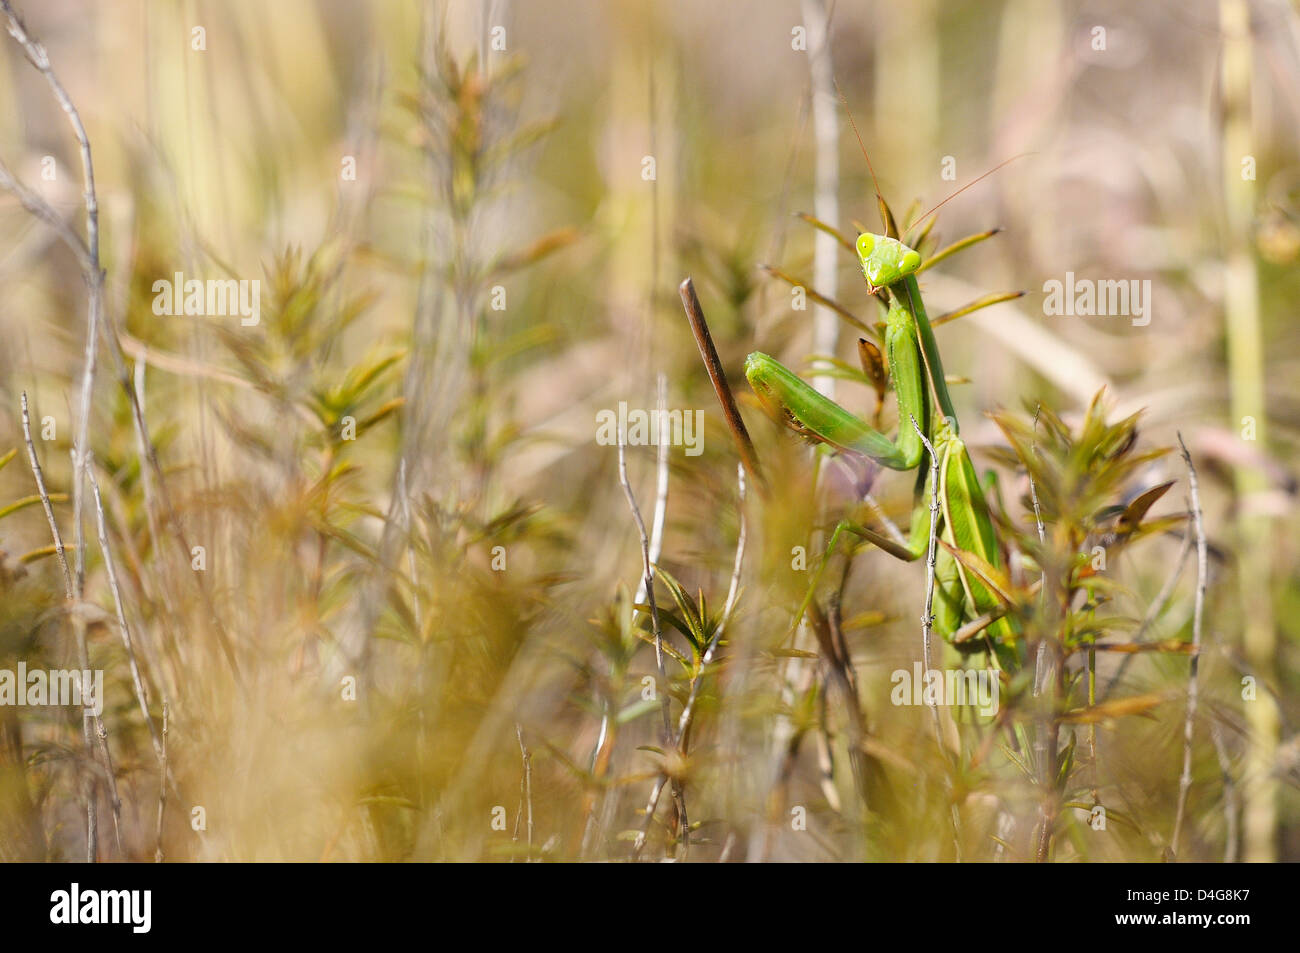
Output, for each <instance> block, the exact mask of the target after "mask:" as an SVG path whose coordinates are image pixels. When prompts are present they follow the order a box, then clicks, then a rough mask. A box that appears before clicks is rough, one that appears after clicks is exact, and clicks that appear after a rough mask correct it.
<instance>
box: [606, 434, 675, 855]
mask: <svg viewBox="0 0 1300 953" xmlns="http://www.w3.org/2000/svg"><path fill="white" fill-rule="evenodd" d="M626 444H627V434H625V433H624V432H623V428H622V427H621V426H620V427H619V433H618V482H619V484H620V485H621V486H622V487H623V494H624V495H625V496H626V497H627V505H628V508H629V509H631V510H632V519H633V520H634V521H635V523H636V529H637V535H638V536H640V538H641V568H642V575H643V578H644V581H645V589H646V597H647V598H648V599H649V602H650V630H651V632H652V633H653V634H654V646H655V666H656V668H657V669H658V673H659V684H658V687H657V691H658V692H659V699H660V703H661V704H660V710H661V712H662V714H663V746H664V751H665V752H667V751H668V750H669V749H670V748H671V746H672V744H673V728H672V707H671V705H672V702H671V699H670V697H669V692H668V673H667V670H666V669H665V668H664V642H663V632H662V630H661V629H660V627H659V605H658V603H657V602H656V601H655V585H654V578H655V577H654V566H653V564H652V563H651V562H650V537H649V535H648V534H647V533H646V529H645V520H644V519H642V518H641V508H640V507H639V506H637V504H636V495H635V494H634V493H633V492H632V484H631V483H629V482H628V479H627V446H626ZM659 787H660V789H662V784H660V785H659ZM672 787H673V800H674V801H675V802H676V804H677V811H678V816H679V817H680V819H681V821H682V846H683V847H685V846H686V845H687V843H688V838H689V836H690V835H689V826H688V824H687V822H686V799H685V797H684V796H683V794H682V790H681V783H680V782H679V781H677V780H676V779H674V780H673V785H672ZM658 800H659V799H658V793H657V792H656V795H655V797H654V799H653V801H654V806H658ZM653 816H654V814H653V808H652V809H651V810H650V812H649V813H648V814H647V817H646V827H647V828H648V827H649V824H650V820H651V819H652V818H653ZM644 834H645V831H644V830H643V831H642V835H641V836H639V837H638V838H637V840H636V843H635V844H634V845H633V858H635V857H637V856H638V855H639V854H640V853H641V849H642V847H644V846H645V836H644Z"/></svg>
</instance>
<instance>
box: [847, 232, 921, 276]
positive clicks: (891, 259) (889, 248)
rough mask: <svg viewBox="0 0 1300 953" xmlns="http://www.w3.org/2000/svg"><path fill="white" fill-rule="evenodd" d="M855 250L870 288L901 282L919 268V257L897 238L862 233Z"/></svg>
mask: <svg viewBox="0 0 1300 953" xmlns="http://www.w3.org/2000/svg"><path fill="white" fill-rule="evenodd" d="M857 248H858V260H859V261H860V262H861V263H862V273H863V274H864V275H865V276H866V278H867V284H869V285H871V287H872V288H883V287H885V286H887V285H892V284H893V283H894V282H895V281H902V280H903V279H904V278H906V277H907V276H908V275H911V274H914V273H915V272H916V269H918V268H920V267H921V256H920V255H919V254H918V253H917V252H916V251H915V250H913V249H911V248H908V247H907V246H906V245H904V244H903V243H902V242H900V241H899V240H898V239H897V238H889V237H887V236H885V235H872V234H871V233H869V232H864V233H863V234H861V235H859V236H858V246H857Z"/></svg>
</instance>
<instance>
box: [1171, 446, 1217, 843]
mask: <svg viewBox="0 0 1300 953" xmlns="http://www.w3.org/2000/svg"><path fill="white" fill-rule="evenodd" d="M1178 447H1179V449H1180V450H1181V452H1182V455H1183V462H1184V463H1185V464H1187V483H1188V485H1189V486H1190V487H1191V493H1192V525H1193V527H1194V528H1195V530H1196V609H1195V612H1194V615H1193V616H1192V658H1191V674H1190V676H1189V678H1188V682H1187V717H1186V720H1185V721H1184V722H1183V773H1182V776H1181V777H1180V778H1179V779H1178V807H1177V809H1176V811H1175V813H1174V835H1173V838H1172V839H1171V840H1170V842H1169V849H1170V852H1171V853H1172V854H1173V855H1174V857H1175V858H1177V856H1178V844H1179V838H1180V836H1181V835H1182V831H1183V815H1184V813H1185V811H1186V810H1187V792H1188V791H1189V790H1190V788H1191V786H1192V735H1193V729H1194V723H1195V721H1196V702H1197V677H1196V676H1197V669H1198V667H1199V663H1200V660H1201V624H1202V621H1203V619H1204V613H1205V586H1206V580H1207V576H1208V573H1209V557H1208V553H1207V549H1206V544H1205V525H1204V522H1203V519H1202V516H1201V493H1200V486H1199V484H1198V483H1197V480H1196V466H1195V465H1194V464H1193V463H1192V455H1191V454H1190V453H1188V452H1187V444H1185V443H1183V435H1182V434H1181V433H1180V434H1179V435H1178Z"/></svg>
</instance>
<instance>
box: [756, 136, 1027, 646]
mask: <svg viewBox="0 0 1300 953" xmlns="http://www.w3.org/2000/svg"><path fill="white" fill-rule="evenodd" d="M851 118H852V117H850V119H851ZM854 131H855V133H856V125H855V127H854ZM859 141H861V140H860V138H859ZM863 154H864V155H865V154H866V149H865V147H864V148H863ZM1008 161H1010V160H1008ZM867 162H868V165H869V164H870V158H868V159H867ZM1003 164H1005V163H1003ZM997 168H1001V166H998V167H997ZM992 171H996V169H994V170H992ZM989 174H991V172H989V173H985V175H989ZM980 178H981V179H982V178H984V176H981V177H980ZM872 179H873V180H874V179H875V172H874V170H873V171H872ZM975 181H979V179H976V180H975ZM970 184H971V185H974V184H975V183H974V182H972V183H970ZM967 188H969V186H967ZM959 191H964V189H963V190H959ZM954 194H956V193H954ZM876 196H877V199H878V201H879V204H880V209H881V219H882V222H883V223H884V226H885V230H886V234H872V233H870V232H866V231H864V232H863V233H862V234H860V235H859V236H858V238H857V242H856V243H855V245H854V249H855V251H856V254H857V258H858V261H859V263H860V264H861V267H862V273H863V276H864V277H865V279H866V282H867V286H868V290H869V291H870V292H871V293H872V294H873V295H877V296H880V297H882V298H887V300H888V303H889V304H888V313H887V316H886V320H885V328H884V334H883V337H882V341H883V344H884V359H885V364H886V367H887V371H888V375H889V378H890V380H891V382H892V384H893V390H894V393H895V395H896V398H897V403H898V420H899V424H898V434H897V436H896V437H894V439H892V440H891V439H890V438H889V437H887V436H886V435H885V434H883V433H881V432H880V431H879V430H876V429H875V428H873V427H871V426H870V425H869V424H868V423H866V422H865V421H864V420H862V419H861V418H859V417H858V416H856V415H855V414H853V413H851V412H850V411H848V410H846V409H845V408H844V407H842V406H840V405H839V404H837V403H836V402H835V401H834V400H831V399H830V398H828V397H826V396H823V395H822V394H821V393H819V392H818V391H817V390H815V389H813V388H812V387H811V386H809V384H807V383H806V382H805V381H804V380H803V379H802V378H800V377H799V376H798V375H797V374H795V373H794V372H793V371H791V370H790V369H789V368H787V367H785V366H784V365H783V364H781V363H780V362H779V361H777V360H776V359H775V358H773V357H771V356H769V355H767V354H764V353H762V352H760V351H755V352H753V353H751V354H750V355H749V357H748V358H747V359H746V361H745V376H746V378H747V379H748V380H749V383H750V386H751V387H752V388H753V390H754V393H755V395H756V396H757V397H758V399H759V402H760V403H761V404H762V405H763V406H764V408H765V409H766V410H767V411H768V412H769V413H770V414H771V415H772V416H774V417H775V418H776V419H778V420H780V421H782V422H783V423H784V424H785V425H787V426H788V427H790V428H791V429H792V430H794V431H795V432H796V433H798V434H800V435H801V436H803V437H805V438H807V439H809V440H812V441H815V442H820V443H824V444H827V445H829V446H830V447H831V448H833V449H834V450H835V451H838V452H842V453H847V454H853V455H857V456H860V457H865V458H867V459H869V460H872V461H874V462H875V463H876V464H878V465H880V466H883V467H887V468H889V469H891V470H898V471H911V470H917V471H918V479H917V483H916V488H915V499H914V508H913V511H912V517H911V526H910V533H909V534H908V536H907V538H906V539H895V538H890V537H889V536H887V535H884V534H882V533H878V532H876V531H874V530H872V529H870V528H869V527H867V526H864V525H861V524H860V523H858V522H855V521H852V520H847V519H846V520H841V521H840V522H839V523H838V524H837V525H836V527H835V529H834V531H833V532H832V534H831V537H830V540H829V543H828V545H827V549H826V552H825V555H824V556H823V558H822V559H821V561H820V563H819V565H818V568H817V570H816V572H815V573H814V575H813V578H812V580H811V583H810V586H809V589H808V594H807V596H806V597H805V598H804V600H803V603H802V605H801V606H800V607H799V610H798V613H797V614H796V617H795V620H794V623H795V624H798V622H799V621H800V619H802V617H803V614H804V612H805V611H806V610H807V608H808V606H809V604H810V602H811V600H812V598H813V596H814V594H815V592H816V589H817V586H818V583H819V581H820V579H821V575H822V572H823V570H824V569H825V568H826V565H827V563H828V562H829V561H830V558H831V556H832V555H833V554H834V553H835V551H836V547H837V545H838V544H839V541H840V538H841V536H842V535H843V534H845V533H851V534H853V535H856V536H858V537H860V538H862V539H864V540H866V541H868V542H870V543H872V544H874V545H875V546H877V547H879V548H880V549H882V550H884V551H885V552H887V553H889V554H890V555H892V556H895V557H897V558H899V559H902V560H907V561H913V560H917V559H922V558H925V557H926V556H927V554H928V552H929V551H930V538H931V534H932V532H933V533H934V534H935V535H936V537H937V539H938V540H939V541H940V542H941V543H942V544H943V545H942V546H941V547H940V548H938V549H937V550H936V551H935V553H934V557H933V558H934V559H935V569H934V615H933V623H934V625H935V629H936V630H937V631H938V632H939V633H940V635H942V636H943V637H944V639H945V640H947V641H948V642H950V643H951V644H954V645H955V646H957V647H958V648H959V649H962V650H964V651H970V650H976V649H980V648H984V649H987V650H989V651H990V653H991V654H992V655H993V656H994V657H995V658H996V659H997V660H998V663H999V665H1000V666H1001V667H1002V668H1003V669H1016V668H1019V667H1020V666H1021V665H1022V664H1023V662H1024V656H1023V653H1024V646H1023V644H1022V642H1023V640H1022V639H1020V638H1019V635H1020V631H1019V630H1020V625H1019V623H1018V621H1017V620H1016V619H1015V618H1014V616H1013V615H1009V614H1008V613H1007V609H1008V606H1007V604H1006V600H1005V598H1004V597H1001V595H1000V593H999V592H998V591H997V586H996V585H995V583H994V582H993V580H995V579H997V578H999V577H1000V576H1001V574H1002V557H1001V551H1000V547H999V544H998V537H997V533H996V531H995V528H994V525H993V520H992V517H991V515H990V512H989V508H988V504H987V502H986V500H985V498H984V492H983V489H982V487H981V486H980V483H979V480H978V478H977V476H976V473H975V468H974V466H973V464H972V463H971V458H970V454H969V453H968V452H967V449H966V445H965V443H963V441H962V439H961V436H960V434H959V430H958V425H957V417H956V414H955V412H954V411H953V405H952V399H951V397H950V395H949V393H948V385H947V380H946V378H945V375H944V369H943V361H942V358H941V357H940V354H939V348H938V343H937V341H936V339H935V335H934V329H933V327H932V325H931V323H930V319H929V316H928V314H927V313H926V309H925V305H924V303H923V302H922V299H921V292H920V288H919V286H918V284H917V273H918V271H920V270H922V268H923V264H922V257H921V255H920V253H919V252H917V251H916V250H915V249H914V248H911V247H909V246H908V245H907V244H904V242H903V241H901V240H900V239H899V238H898V237H897V229H896V226H895V224H894V221H893V216H892V215H891V214H890V213H889V210H888V206H886V205H885V202H884V199H883V198H882V197H881V196H880V192H879V188H878V187H877V190H876ZM950 198H951V196H950ZM945 201H946V200H945ZM940 204H943V203H940ZM937 209H938V206H936V207H935V209H933V210H931V212H930V213H927V215H926V216H923V217H922V218H921V219H920V220H918V222H917V224H918V225H919V224H921V222H924V221H925V219H927V218H929V216H930V215H932V214H933V212H934V211H937ZM815 224H818V226H819V227H825V226H824V225H822V224H821V223H815ZM922 234H924V233H922ZM991 234H993V233H992V232H988V233H983V234H981V235H977V236H972V237H971V238H970V239H966V240H963V241H962V242H958V243H956V244H955V245H953V246H950V248H949V249H946V250H945V251H944V252H941V253H940V254H939V255H936V256H934V258H933V259H931V263H932V262H933V261H934V260H937V259H938V258H939V257H941V256H944V255H946V254H948V253H951V252H952V251H954V250H957V249H958V248H960V247H966V246H967V245H969V244H973V243H974V242H975V241H978V240H980V239H981V238H984V237H987V236H988V235H991ZM1014 296H1015V295H1000V296H992V297H991V298H990V299H987V300H985V301H982V302H977V303H976V304H975V305H973V306H971V307H970V308H968V309H964V311H963V313H965V311H967V310H974V309H975V308H976V307H980V306H983V304H989V303H993V302H994V301H997V300H1006V299H1007V298H1009V297H1014ZM859 345H860V353H862V354H863V365H864V371H866V370H867V364H868V354H867V353H866V352H867V351H870V352H874V353H875V354H876V356H877V359H878V356H879V352H878V351H877V350H876V349H875V348H874V346H872V345H870V344H868V342H867V341H865V340H861V341H860V342H859ZM930 452H932V453H933V458H932V459H931V461H930V466H929V467H923V466H922V463H923V462H924V458H925V456H926V454H927V453H930ZM935 499H937V501H938V506H937V508H935V507H933V505H932V500H935ZM932 519H937V521H938V526H934V527H932V525H931V521H932Z"/></svg>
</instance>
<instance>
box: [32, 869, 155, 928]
mask: <svg viewBox="0 0 1300 953" xmlns="http://www.w3.org/2000/svg"><path fill="white" fill-rule="evenodd" d="M50 922H51V923H54V924H82V923H88V924H97V925H102V924H123V925H125V926H129V927H130V928H131V932H132V933H148V932H149V929H150V927H152V926H153V891H152V890H139V889H136V890H83V889H82V888H81V884H79V883H76V882H74V883H73V884H72V885H71V887H69V888H68V889H67V890H56V891H54V892H53V893H52V894H50Z"/></svg>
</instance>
